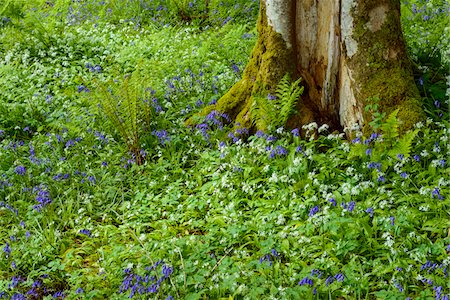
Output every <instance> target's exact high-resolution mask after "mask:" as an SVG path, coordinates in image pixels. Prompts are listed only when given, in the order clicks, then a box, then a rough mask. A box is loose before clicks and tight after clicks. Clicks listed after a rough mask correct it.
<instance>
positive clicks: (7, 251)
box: [3, 243, 11, 256]
mask: <svg viewBox="0 0 450 300" xmlns="http://www.w3.org/2000/svg"><path fill="white" fill-rule="evenodd" d="M3 252H5V253H6V256H9V255H10V254H11V248H10V247H9V244H8V243H6V245H5V248H3Z"/></svg>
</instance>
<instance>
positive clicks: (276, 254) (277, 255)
mask: <svg viewBox="0 0 450 300" xmlns="http://www.w3.org/2000/svg"><path fill="white" fill-rule="evenodd" d="M270 252H271V253H272V255H273V256H274V257H279V256H280V255H279V254H278V252H277V250H276V249H275V248H272V250H270Z"/></svg>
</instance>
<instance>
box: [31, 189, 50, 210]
mask: <svg viewBox="0 0 450 300" xmlns="http://www.w3.org/2000/svg"><path fill="white" fill-rule="evenodd" d="M34 190H35V193H36V201H37V202H38V204H36V205H34V206H33V208H34V209H35V210H37V211H39V212H40V211H41V210H42V209H43V208H45V207H46V206H47V205H49V204H51V203H52V197H51V195H50V192H49V191H48V188H47V187H46V186H43V185H40V186H37V187H35V188H34Z"/></svg>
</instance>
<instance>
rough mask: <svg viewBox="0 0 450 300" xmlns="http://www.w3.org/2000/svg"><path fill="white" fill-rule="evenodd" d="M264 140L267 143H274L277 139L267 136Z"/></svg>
mask: <svg viewBox="0 0 450 300" xmlns="http://www.w3.org/2000/svg"><path fill="white" fill-rule="evenodd" d="M266 140H267V141H268V142H275V141H276V140H277V138H276V137H275V136H273V135H269V136H268V137H267V138H266Z"/></svg>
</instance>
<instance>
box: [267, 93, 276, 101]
mask: <svg viewBox="0 0 450 300" xmlns="http://www.w3.org/2000/svg"><path fill="white" fill-rule="evenodd" d="M267 99H269V100H275V99H277V96H275V95H272V94H270V93H269V94H267Z"/></svg>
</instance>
